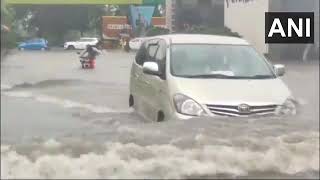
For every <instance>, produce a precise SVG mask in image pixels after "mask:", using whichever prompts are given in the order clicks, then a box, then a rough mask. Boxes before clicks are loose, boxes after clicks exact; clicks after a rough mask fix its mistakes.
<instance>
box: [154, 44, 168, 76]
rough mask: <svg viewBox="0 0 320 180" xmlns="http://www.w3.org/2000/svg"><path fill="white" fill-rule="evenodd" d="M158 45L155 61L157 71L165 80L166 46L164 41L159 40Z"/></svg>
mask: <svg viewBox="0 0 320 180" xmlns="http://www.w3.org/2000/svg"><path fill="white" fill-rule="evenodd" d="M158 45H159V48H158V51H157V54H156V56H155V59H156V62H157V63H158V66H159V71H160V72H161V77H162V78H163V79H165V74H166V73H165V70H166V53H167V45H166V42H165V41H164V40H160V41H159V43H158Z"/></svg>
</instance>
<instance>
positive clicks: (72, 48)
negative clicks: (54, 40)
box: [68, 46, 76, 50]
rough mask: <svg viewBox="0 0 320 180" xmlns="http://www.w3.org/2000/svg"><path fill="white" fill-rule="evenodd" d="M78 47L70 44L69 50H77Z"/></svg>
mask: <svg viewBox="0 0 320 180" xmlns="http://www.w3.org/2000/svg"><path fill="white" fill-rule="evenodd" d="M75 49H76V48H75V47H74V46H68V50H75Z"/></svg>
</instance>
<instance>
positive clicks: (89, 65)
mask: <svg viewBox="0 0 320 180" xmlns="http://www.w3.org/2000/svg"><path fill="white" fill-rule="evenodd" d="M77 54H80V52H77ZM79 58H80V63H81V67H82V69H94V68H95V67H96V59H88V58H86V57H79Z"/></svg>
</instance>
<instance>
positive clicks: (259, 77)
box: [248, 75, 274, 79]
mask: <svg viewBox="0 0 320 180" xmlns="http://www.w3.org/2000/svg"><path fill="white" fill-rule="evenodd" d="M248 78H249V79H272V78H274V76H272V75H255V76H250V77H248Z"/></svg>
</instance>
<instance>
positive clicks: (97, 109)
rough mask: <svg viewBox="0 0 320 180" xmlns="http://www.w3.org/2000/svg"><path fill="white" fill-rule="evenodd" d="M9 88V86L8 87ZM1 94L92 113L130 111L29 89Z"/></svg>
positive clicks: (129, 110)
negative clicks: (35, 92)
mask: <svg viewBox="0 0 320 180" xmlns="http://www.w3.org/2000/svg"><path fill="white" fill-rule="evenodd" d="M8 88H9V87H8ZM1 95H5V96H8V97H16V98H28V99H33V100H35V101H38V102H42V103H50V104H55V105H59V106H62V107H64V108H82V109H86V110H88V111H90V112H94V113H130V112H132V110H131V109H127V110H116V109H111V108H108V107H104V106H98V105H93V104H87V103H81V102H76V101H72V100H69V99H62V98H57V97H53V96H48V95H41V94H34V93H32V92H31V91H3V92H1Z"/></svg>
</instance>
